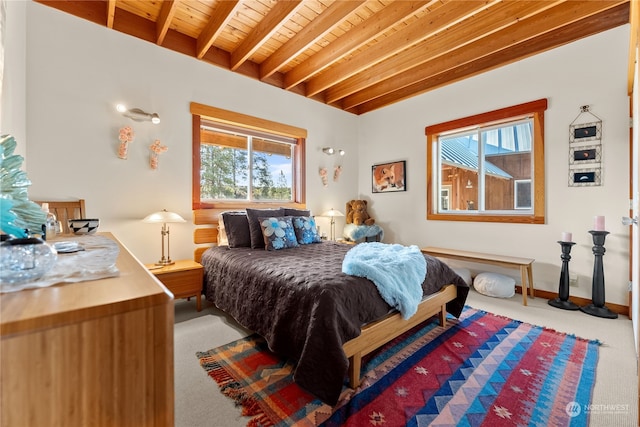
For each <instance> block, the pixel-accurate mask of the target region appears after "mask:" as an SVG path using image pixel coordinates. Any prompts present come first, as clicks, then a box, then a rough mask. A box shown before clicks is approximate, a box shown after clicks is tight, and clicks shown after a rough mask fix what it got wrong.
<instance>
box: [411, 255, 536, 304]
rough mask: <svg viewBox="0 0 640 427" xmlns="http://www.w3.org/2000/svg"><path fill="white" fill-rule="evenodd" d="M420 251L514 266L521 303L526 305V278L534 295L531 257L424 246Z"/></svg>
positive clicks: (471, 260)
mask: <svg viewBox="0 0 640 427" xmlns="http://www.w3.org/2000/svg"><path fill="white" fill-rule="evenodd" d="M422 252H424V253H426V254H429V255H431V256H435V257H441V258H449V259H457V260H461V261H470V262H478V263H482V264H492V265H498V266H500V267H505V268H516V269H519V270H520V277H521V278H522V284H521V286H522V305H527V279H528V281H529V282H528V283H529V286H528V289H529V292H530V293H531V298H534V297H535V291H534V289H533V262H534V261H535V260H534V259H532V258H519V257H512V256H504V255H494V254H485V253H482V252H471V251H461V250H457V249H447V248H435V247H431V246H430V247H426V248H422Z"/></svg>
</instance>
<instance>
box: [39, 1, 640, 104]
mask: <svg viewBox="0 0 640 427" xmlns="http://www.w3.org/2000/svg"><path fill="white" fill-rule="evenodd" d="M36 1H37V2H38V3H42V4H45V5H48V6H51V7H54V8H56V9H59V10H62V11H64V12H67V13H70V14H72V15H75V16H78V17H80V18H83V19H87V20H89V21H92V22H94V23H96V24H99V25H103V26H106V27H109V28H112V29H114V30H116V31H120V32H123V33H125V34H129V35H131V36H133V37H137V38H140V39H143V40H146V41H148V42H151V43H154V44H157V45H159V46H162V47H163V48H166V49H171V50H174V51H177V52H181V53H183V54H186V55H189V56H192V57H194V58H197V59H199V60H202V61H205V62H207V63H210V64H212V65H214V66H218V67H222V68H224V69H227V70H230V71H232V72H236V73H239V74H242V75H245V76H249V77H251V78H255V79H258V80H260V81H262V82H264V83H265V84H270V85H274V86H277V87H279V88H282V89H283V90H288V91H291V92H294V93H296V94H299V95H301V96H305V97H308V98H311V99H314V100H317V101H319V102H323V103H326V104H328V105H331V106H334V107H336V108H340V109H343V110H345V111H348V112H351V113H354V114H363V113H366V112H369V111H373V110H376V109H378V108H381V107H384V106H386V105H389V104H392V103H395V102H398V101H400V100H403V99H407V98H409V97H412V96H415V95H417V94H420V93H424V92H427V91H429V90H433V89H435V88H438V87H441V86H444V85H447V84H450V83H453V82H456V81H459V80H461V79H464V78H467V77H470V76H474V75H477V74H479V73H482V72H485V71H488V70H491V69H494V68H496V67H500V66H502V65H505V64H509V63H512V62H515V61H518V60H520V59H523V58H526V57H529V56H531V55H535V54H537V53H540V52H543V51H546V50H549V49H552V48H555V47H558V46H561V45H563V44H566V43H570V42H572V41H575V40H578V39H580V38H583V37H587V36H590V35H593V34H596V33H599V32H601V31H605V30H608V29H611V28H614V27H617V26H619V25H623V24H626V23H629V16H630V13H629V9H630V2H629V0H624V1H622V0H619V1H604V0H602V1H600V0H599V1H575V0H569V1H566V0H558V1H547V0H532V1H522V0H518V1H513V0H510V1H498V0H485V1H480V0H437V1H436V0H425V1H388V0H348V1H344V0H338V1H333V0H303V1H296V0H280V1H276V0H164V1H161V0H90V1H48V0H36ZM588 60H593V58H591V59H588Z"/></svg>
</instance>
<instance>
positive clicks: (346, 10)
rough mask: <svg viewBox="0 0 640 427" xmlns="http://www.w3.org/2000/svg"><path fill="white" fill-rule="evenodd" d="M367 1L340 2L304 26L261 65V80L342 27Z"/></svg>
mask: <svg viewBox="0 0 640 427" xmlns="http://www.w3.org/2000/svg"><path fill="white" fill-rule="evenodd" d="M365 3H366V0H351V1H338V2H335V3H333V4H332V5H331V6H329V7H328V8H327V9H326V10H325V11H324V12H322V13H321V14H320V15H319V16H318V17H317V18H315V19H314V20H312V21H311V22H309V24H308V25H306V26H304V27H303V28H302V30H300V32H298V33H297V34H296V35H295V36H293V37H292V38H291V39H289V41H287V42H286V43H285V44H284V45H282V46H281V47H280V49H278V50H277V51H276V52H274V53H273V54H272V55H271V56H269V57H268V58H267V59H266V60H265V61H264V62H263V63H262V64H260V79H264V78H266V77H269V76H270V75H272V74H273V73H275V72H276V71H278V70H279V69H280V68H281V67H283V66H284V65H286V64H287V62H289V61H291V59H293V58H295V57H296V56H298V55H300V54H301V53H302V52H304V51H305V50H306V49H308V48H309V46H311V45H313V44H314V43H316V42H317V41H318V40H319V39H320V38H322V37H324V36H325V35H326V34H327V33H328V32H330V31H332V30H333V29H334V28H335V27H337V26H338V25H340V24H341V23H342V21H343V20H344V19H345V18H346V17H348V16H349V15H350V14H351V13H353V12H355V11H356V10H357V9H358V8H360V7H361V6H362V5H363V4H365Z"/></svg>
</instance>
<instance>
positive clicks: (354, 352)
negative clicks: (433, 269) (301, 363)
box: [343, 285, 457, 388]
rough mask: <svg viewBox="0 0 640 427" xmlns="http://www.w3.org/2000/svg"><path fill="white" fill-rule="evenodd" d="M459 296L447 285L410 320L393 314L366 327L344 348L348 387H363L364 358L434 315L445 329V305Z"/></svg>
mask: <svg viewBox="0 0 640 427" xmlns="http://www.w3.org/2000/svg"><path fill="white" fill-rule="evenodd" d="M456 296H457V289H456V286H455V285H447V286H445V287H443V288H442V289H441V290H440V291H439V292H437V293H435V294H433V295H430V296H429V297H427V298H425V299H424V300H423V301H422V302H421V303H420V305H419V306H418V311H417V312H416V314H414V315H413V316H411V318H410V319H408V320H405V319H403V318H402V316H401V315H400V313H393V314H390V315H388V316H386V317H385V318H383V319H380V320H378V321H376V322H373V323H370V324H368V325H366V326H364V327H363V328H362V333H361V334H360V336H358V337H356V338H354V339H352V340H350V341H347V342H346V343H345V344H344V346H343V349H344V352H345V354H346V356H347V358H349V384H350V386H351V388H356V387H358V386H359V385H360V369H361V365H362V357H363V356H366V355H367V354H368V353H370V352H372V351H373V350H375V349H377V348H380V347H381V346H383V345H384V344H386V343H388V342H389V341H391V340H392V339H394V338H396V337H397V336H399V335H401V334H403V333H405V332H406V331H408V330H409V329H411V328H413V327H414V326H416V325H418V324H420V323H422V322H424V321H425V320H427V319H429V318H430V317H431V316H433V315H435V314H438V315H439V320H440V326H445V325H446V318H447V311H446V304H447V303H448V302H449V301H452V300H454V299H455V298H456Z"/></svg>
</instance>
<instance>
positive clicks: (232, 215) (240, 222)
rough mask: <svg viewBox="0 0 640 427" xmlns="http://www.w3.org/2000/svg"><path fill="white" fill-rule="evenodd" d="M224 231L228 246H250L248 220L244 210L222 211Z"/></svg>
mask: <svg viewBox="0 0 640 427" xmlns="http://www.w3.org/2000/svg"><path fill="white" fill-rule="evenodd" d="M222 220H223V222H224V231H225V233H226V234H227V241H228V242H229V247H230V248H249V247H251V232H250V230H249V220H248V218H247V214H246V213H244V212H223V213H222Z"/></svg>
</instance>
